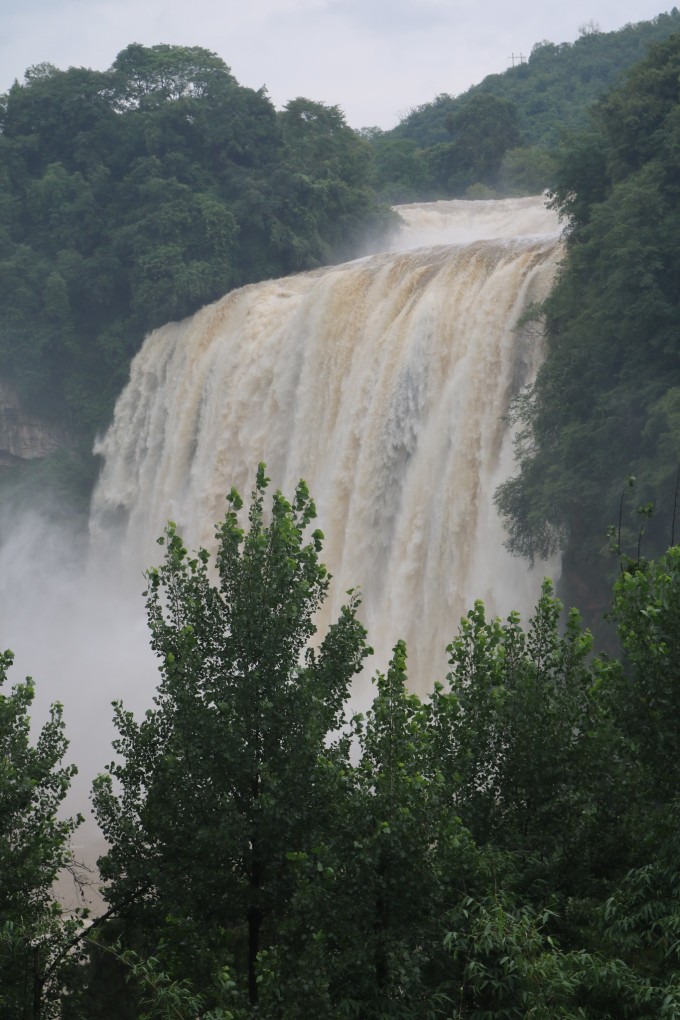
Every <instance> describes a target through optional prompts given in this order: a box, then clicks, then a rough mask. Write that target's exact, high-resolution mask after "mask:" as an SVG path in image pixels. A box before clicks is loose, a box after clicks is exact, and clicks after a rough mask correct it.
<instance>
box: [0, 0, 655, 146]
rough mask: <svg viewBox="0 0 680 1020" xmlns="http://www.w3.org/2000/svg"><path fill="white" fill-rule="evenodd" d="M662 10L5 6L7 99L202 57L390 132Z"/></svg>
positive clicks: (166, 2)
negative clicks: (58, 83) (145, 51)
mask: <svg viewBox="0 0 680 1020" xmlns="http://www.w3.org/2000/svg"><path fill="white" fill-rule="evenodd" d="M662 2H663V0H571V2H570V3H564V2H560V3H556V2H555V0H544V2H543V3H537V2H536V0H486V2H484V0H481V2H480V0H239V2H235V0H183V2H181V3H180V2H179V0H0V91H5V90H6V89H7V88H8V87H9V86H10V85H11V83H12V81H13V80H14V79H15V78H18V79H19V81H22V80H23V75H24V71H25V70H26V68H27V67H30V66H31V65H32V64H38V63H41V62H43V61H48V62H50V63H52V64H56V66H57V67H60V68H67V67H69V66H85V67H93V68H97V69H100V70H103V69H105V68H107V67H109V66H110V65H111V63H112V62H113V60H114V58H115V56H116V54H117V53H118V52H120V50H122V49H123V48H124V47H125V46H127V45H128V43H131V42H140V43H144V44H145V45H147V46H150V45H154V44H156V43H171V44H183V45H187V46H203V47H205V48H206V49H209V50H213V51H214V52H216V53H218V54H219V56H221V57H222V58H223V59H224V61H225V62H226V63H227V64H228V65H229V66H230V67H231V69H232V71H233V73H234V74H235V76H236V78H237V79H238V80H239V81H240V82H241V84H242V85H249V86H251V87H253V88H259V87H260V86H261V85H265V86H266V87H267V89H268V91H269V94H270V95H271V98H272V100H273V101H274V103H275V104H276V105H277V106H279V107H280V106H282V105H284V104H285V103H286V102H287V101H288V100H289V99H294V98H295V97H296V96H307V97H308V98H310V99H315V100H319V101H322V102H325V103H330V104H337V105H339V106H340V107H341V108H342V109H343V110H344V112H345V114H346V116H347V120H348V122H349V123H350V124H351V125H352V126H353V127H357V128H358V127H363V126H367V125H373V124H377V125H379V126H380V127H384V128H389V127H393V126H394V125H395V124H396V123H397V121H398V120H399V117H400V116H403V115H404V114H405V113H407V112H408V110H409V109H410V108H411V107H413V106H417V105H419V104H420V103H424V102H427V101H428V100H430V99H433V98H434V96H436V95H437V94H439V93H440V92H450V93H452V94H454V95H456V94H457V93H459V92H462V91H464V90H465V89H466V88H468V87H469V86H470V85H472V84H475V83H477V82H479V81H481V79H482V78H483V77H484V76H485V75H487V74H491V73H497V72H501V71H504V70H505V69H506V68H507V67H509V66H510V63H511V55H512V54H513V53H514V54H516V55H517V54H519V53H523V54H524V55H525V56H526V55H528V54H529V52H530V51H531V47H532V46H533V45H534V43H536V42H539V41H541V40H544V39H548V40H550V41H551V42H555V43H559V42H572V41H573V40H574V39H576V38H577V36H578V32H579V27H580V26H581V25H583V24H585V23H587V22H590V21H594V22H596V23H597V24H598V26H599V27H600V28H601V29H602V30H603V31H612V30H613V29H616V28H621V27H622V26H623V25H625V24H627V23H629V22H637V21H647V20H649V19H650V18H653V17H655V16H656V15H657V14H659V13H661V12H662V11H667V10H670V7H671V6H672V4H669V5H668V6H665V7H664V6H659V4H660V3H662Z"/></svg>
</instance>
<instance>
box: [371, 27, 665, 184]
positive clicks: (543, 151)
mask: <svg viewBox="0 0 680 1020" xmlns="http://www.w3.org/2000/svg"><path fill="white" fill-rule="evenodd" d="M678 31H680V13H679V12H678V10H677V8H675V7H674V8H673V9H672V11H671V12H670V13H668V14H660V15H659V16H658V17H657V18H654V20H653V21H643V22H640V23H639V24H636V25H626V26H625V28H622V29H620V30H619V31H617V32H601V31H599V29H598V28H597V26H596V25H595V24H592V23H591V24H589V25H584V26H583V27H582V29H581V36H580V38H579V39H577V40H576V42H574V43H560V44H558V45H556V44H555V43H552V42H548V41H547V40H543V41H542V42H538V43H536V44H535V46H533V48H532V49H531V52H530V54H529V55H528V56H524V55H515V63H514V66H513V67H510V68H508V70H506V71H505V72H504V73H502V74H491V75H488V76H487V77H486V78H484V80H483V81H482V82H480V84H479V85H473V86H472V87H471V88H470V89H468V91H467V92H463V93H461V94H460V95H459V96H452V95H447V94H446V93H444V94H442V95H439V96H437V97H436V99H434V100H433V101H432V102H430V103H425V104H423V105H422V106H418V107H416V108H415V109H413V110H412V111H411V112H410V113H409V114H408V115H407V116H406V117H405V118H404V119H403V120H402V121H401V123H400V124H398V125H397V127H395V128H394V129H393V130H392V131H380V130H379V129H377V128H368V129H366V130H365V132H364V133H365V134H366V136H367V137H368V138H370V140H371V142H372V144H373V147H374V158H375V164H376V187H377V188H378V190H379V191H380V192H381V194H383V195H384V196H385V197H386V198H388V199H389V200H390V201H392V202H410V201H416V200H417V199H423V198H425V197H427V196H429V197H432V198H439V197H451V196H465V195H466V191H467V195H466V197H471V198H484V197H492V196H491V190H493V191H495V193H496V194H497V195H499V196H502V195H525V194H539V193H540V192H541V191H542V190H544V189H545V188H546V187H549V186H551V185H552V183H553V177H554V172H555V163H556V157H555V152H554V150H555V149H556V148H557V147H558V145H559V143H560V141H561V139H562V137H563V135H564V132H565V130H566V131H574V130H581V129H583V128H585V127H586V126H587V123H588V108H589V107H590V106H591V105H592V104H593V103H594V102H595V101H596V100H598V99H599V98H600V97H601V96H602V95H603V93H605V92H606V91H607V90H608V89H609V88H610V87H611V86H612V85H613V84H614V83H615V81H616V80H617V79H618V78H619V77H620V76H621V74H622V73H623V72H625V71H626V70H627V69H628V68H630V67H631V65H633V64H634V63H635V62H636V61H638V60H640V59H642V58H643V57H644V56H645V54H646V53H647V50H648V48H649V46H650V45H651V44H652V43H654V42H659V41H662V40H663V39H666V38H667V37H668V36H669V35H671V34H672V33H674V32H678Z"/></svg>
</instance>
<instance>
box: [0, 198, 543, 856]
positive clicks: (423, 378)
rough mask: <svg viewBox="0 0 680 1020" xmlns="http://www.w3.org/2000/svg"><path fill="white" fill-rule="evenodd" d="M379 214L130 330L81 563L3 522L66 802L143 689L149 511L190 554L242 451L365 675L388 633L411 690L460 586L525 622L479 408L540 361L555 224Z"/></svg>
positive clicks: (507, 205)
mask: <svg viewBox="0 0 680 1020" xmlns="http://www.w3.org/2000/svg"><path fill="white" fill-rule="evenodd" d="M400 212H401V215H402V218H403V219H404V226H403V228H402V230H401V232H400V235H399V237H398V238H397V241H396V244H395V246H394V250H393V251H391V252H388V253H387V252H386V253H381V254H376V255H371V256H367V257H366V258H363V259H359V260H357V261H354V262H350V263H347V264H344V265H340V266H336V267H331V268H328V269H323V270H317V271H314V272H311V273H305V274H301V275H299V276H293V277H287V278H285V279H280V280H274V281H270V282H265V283H261V284H256V285H252V286H249V287H245V288H242V289H240V290H237V291H233V292H231V293H229V294H227V295H226V296H225V297H224V298H223V299H221V300H220V301H218V302H216V303H215V304H213V305H210V306H208V307H207V308H204V309H203V310H202V311H200V312H198V313H197V314H196V315H195V316H193V317H192V318H189V319H187V320H185V321H183V322H180V323H171V324H169V325H167V326H165V327H163V328H161V329H159V330H157V331H155V332H154V333H152V334H151V335H150V336H149V337H148V338H147V340H146V342H145V344H144V347H143V348H142V350H141V351H140V353H139V355H138V356H137V358H136V359H135V361H134V362H133V365H132V369H131V376H130V382H129V384H128V386H127V388H126V389H125V391H124V392H123V393H122V395H121V396H120V399H119V401H118V404H117V407H116V412H115V418H114V421H113V424H112V426H111V428H110V429H109V431H108V432H107V434H106V435H105V436H104V437H103V438H102V439H100V441H99V443H98V450H99V452H100V453H101V455H102V457H103V468H102V472H101V477H100V481H99V483H98V486H97V488H96V491H95V494H94V498H93V505H92V512H91V522H90V530H91V548H90V550H89V554H88V557H87V563H86V564H85V565H84V566H83V563H82V559H83V557H82V555H81V554H80V552H79V550H78V548H77V547H74V544H73V540H72V539H70V538H69V536H68V535H66V534H64V533H63V532H62V531H58V530H57V529H55V527H54V526H52V525H51V524H50V523H49V521H48V520H46V513H48V509H49V508H47V510H45V509H43V511H42V513H41V512H39V511H36V512H35V513H34V512H22V513H21V515H20V516H18V517H17V519H16V520H15V521H13V522H12V524H11V527H10V528H9V529H6V530H5V534H6V535H7V537H6V539H5V541H4V542H3V544H2V546H1V548H0V605H1V608H2V617H3V627H4V636H3V640H4V641H5V643H6V644H11V647H12V648H13V650H14V651H15V653H16V656H17V658H16V670H17V672H18V673H19V674H26V673H30V674H32V675H33V676H34V677H35V679H36V684H37V699H36V709H37V712H36V714H37V715H38V716H39V717H40V716H44V714H45V713H46V710H47V705H48V704H49V703H50V702H52V701H54V700H60V701H62V702H63V703H64V706H65V718H66V723H67V732H68V736H69V739H70V740H71V749H70V755H71V760H73V761H77V762H78V763H79V766H80V776H79V777H78V778H77V779H76V781H75V783H74V786H73V790H72V793H71V795H70V798H69V799H70V802H71V805H72V804H74V803H75V804H77V805H78V806H82V804H83V801H84V799H85V798H86V797H87V791H88V789H89V784H90V782H91V778H92V775H93V774H94V773H95V772H96V771H98V770H99V769H101V768H102V766H103V764H104V763H105V762H106V761H107V760H108V759H109V757H110V754H111V751H110V747H109V741H110V736H111V734H112V727H111V723H110V718H111V709H110V702H111V700H112V699H114V698H116V699H117V698H120V699H122V700H123V701H124V703H125V704H126V707H129V708H130V709H131V710H133V711H135V712H138V711H143V710H144V709H145V708H146V707H147V706H148V705H149V704H150V702H151V698H152V696H153V688H154V686H155V683H156V681H157V672H156V667H155V662H154V660H153V656H152V654H151V652H150V650H149V647H148V635H147V632H146V626H145V620H144V609H143V600H142V598H141V591H142V590H143V588H144V578H143V571H144V569H145V568H147V567H149V566H151V565H153V564H155V563H158V562H159V560H160V551H159V549H158V546H157V545H155V539H156V538H157V536H158V535H160V534H161V533H162V531H163V527H164V525H165V522H166V521H167V520H168V518H172V519H173V520H175V521H176V523H177V525H178V528H179V530H180V533H181V534H182V535H183V536H184V537H185V540H186V542H187V543H188V545H189V547H190V548H194V547H197V546H198V545H199V544H204V545H206V546H208V547H209V546H210V543H211V540H212V533H213V524H214V522H215V521H217V520H218V519H219V518H221V516H222V515H223V514H224V510H225V501H224V496H225V494H226V492H228V491H229V489H230V488H231V486H232V485H233V486H236V488H238V489H239V491H240V492H241V493H242V495H243V496H244V498H247V496H248V494H249V492H250V489H251V487H252V484H253V480H254V475H255V469H256V466H257V464H258V462H259V461H264V462H265V463H266V465H267V472H268V474H269V475H270V476H271V479H272V484H273V485H274V486H276V487H280V488H281V489H282V490H283V491H284V493H286V494H288V495H291V494H292V492H293V489H294V486H295V484H296V482H297V480H298V479H299V478H300V477H303V478H305V480H306V481H307V483H308V485H309V489H310V492H311V494H312V496H313V497H314V499H315V500H316V503H317V508H318V514H319V521H318V524H319V527H321V529H322V530H323V531H324V533H325V536H326V541H325V544H324V552H323V559H324V562H326V563H327V564H328V566H329V568H330V570H331V573H332V574H333V575H334V581H333V583H332V586H331V596H330V598H329V600H328V602H327V604H326V607H325V609H324V617H323V619H321V620H320V621H319V624H320V627H321V628H323V626H324V624H325V623H326V622H328V621H329V620H331V619H334V618H335V616H336V615H337V612H338V609H339V606H340V605H341V604H342V602H343V601H344V600H345V598H346V594H345V593H346V590H347V589H348V588H353V587H357V586H358V587H360V588H361V591H362V599H363V605H362V615H363V619H364V622H365V623H366V625H367V627H368V632H369V640H370V642H371V644H372V645H373V647H374V648H375V650H376V655H375V657H374V659H373V660H372V661H371V665H370V667H367V670H366V676H369V675H370V672H371V671H372V670H374V669H384V668H385V665H386V662H387V658H388V656H389V652H390V649H391V647H392V645H393V644H394V643H395V641H396V640H397V639H398V638H404V639H405V641H406V642H407V647H408V651H409V677H410V683H411V684H412V686H413V687H414V689H417V690H419V691H421V692H422V691H427V690H428V689H431V686H432V683H433V682H434V681H435V680H437V679H441V678H443V676H444V674H445V672H446V668H447V667H446V651H445V649H446V645H447V644H448V642H449V641H451V640H452V638H453V637H454V636H455V633H456V629H457V625H458V620H459V618H460V616H461V615H462V614H464V613H465V612H466V611H467V610H468V608H469V607H470V606H471V604H472V601H473V600H474V599H477V598H481V599H483V600H484V601H485V603H486V605H487V608H488V610H489V612H490V613H499V614H506V613H507V612H509V611H510V610H512V609H518V610H520V611H521V612H522V613H523V614H526V613H527V612H528V610H529V609H530V608H531V607H532V606H533V603H534V600H535V596H536V593H537V591H538V588H539V585H540V582H541V580H542V577H543V574H544V573H548V574H550V575H551V576H553V577H554V576H555V573H556V571H557V570H558V564H557V563H551V564H547V565H541V564H539V565H537V567H536V568H535V570H534V571H533V572H528V571H527V568H526V565H525V563H523V562H522V561H520V560H517V559H514V558H513V557H511V556H510V555H509V554H508V553H506V552H505V550H504V548H503V533H502V530H501V527H500V524H499V522H498V520H497V518H496V515H495V512H494V510H493V502H492V497H493V493H494V490H495V487H496V486H497V484H498V483H499V482H500V481H501V480H502V479H503V478H504V477H506V476H507V475H508V473H509V472H510V471H511V470H512V443H511V437H510V435H509V432H508V428H507V425H506V423H505V422H504V421H503V415H504V414H505V413H506V412H507V409H508V405H509V402H510V400H511V398H512V396H513V395H514V394H515V393H516V392H517V391H518V390H519V388H520V387H521V386H522V385H523V384H525V383H526V382H528V381H529V380H530V379H531V378H532V376H533V374H534V372H535V371H536V368H537V365H538V363H539V361H540V358H541V347H540V337H539V336H537V335H536V331H535V330H531V329H526V328H525V329H522V328H517V323H518V321H519V320H520V319H521V316H522V314H523V313H524V312H525V311H526V309H527V308H528V307H529V306H530V305H531V304H532V303H533V302H537V301H540V300H541V299H542V298H543V297H545V296H546V294H547V292H548V290H549V288H550V285H551V281H552V280H553V277H554V273H555V269H556V266H557V263H558V260H559V258H560V252H561V242H560V235H559V227H558V223H557V220H556V217H555V215H554V213H552V212H551V211H550V210H547V209H546V208H545V205H544V202H543V199H542V198H531V199H508V200H503V201H492V202H463V201H452V202H440V203H432V204H427V205H416V206H407V207H401V208H400ZM360 686H361V689H360V690H358V691H357V699H358V701H359V702H361V703H365V702H366V700H367V699H368V697H369V696H370V684H369V683H368V680H366V681H364V680H363V679H362V680H361V681H360ZM67 806H68V805H67ZM84 838H86V837H84Z"/></svg>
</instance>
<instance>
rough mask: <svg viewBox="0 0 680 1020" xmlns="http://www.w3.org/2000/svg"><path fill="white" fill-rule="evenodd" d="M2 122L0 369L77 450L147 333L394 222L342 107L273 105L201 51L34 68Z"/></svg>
mask: <svg viewBox="0 0 680 1020" xmlns="http://www.w3.org/2000/svg"><path fill="white" fill-rule="evenodd" d="M0 132H1V133H0V182H1V185H2V197H1V199H0V373H2V375H3V377H4V378H6V379H7V378H9V379H10V380H11V381H12V382H14V383H15V384H16V386H17V387H18V389H19V392H20V394H21V396H22V398H23V399H24V401H25V403H26V405H27V406H28V407H29V408H31V409H36V410H39V411H40V412H41V413H42V414H43V415H48V416H50V415H51V416H53V417H55V418H56V419H58V420H59V421H60V422H61V423H62V424H65V425H68V426H70V427H71V428H72V429H73V430H74V432H75V433H76V434H80V435H83V436H84V437H85V439H86V442H87V444H88V445H89V443H90V441H91V437H92V434H93V432H94V430H95V429H96V428H101V427H102V426H104V425H105V424H107V423H108V420H109V415H110V412H111V409H112V406H113V401H114V400H115V398H116V396H117V395H118V393H119V392H120V390H121V389H122V387H123V385H124V383H125V381H126V378H127V371H128V366H129V363H130V359H131V357H132V356H133V355H134V354H135V352H136V351H137V349H138V348H139V346H140V344H141V341H142V339H143V337H144V335H145V334H146V333H147V332H148V331H149V330H150V329H152V328H154V327H155V326H159V325H161V324H162V323H165V322H168V321H170V320H172V319H179V318H182V317H184V316H186V315H190V314H191V313H192V312H194V311H196V310H197V309H198V308H200V307H201V306H202V305H204V304H206V303H207V302H209V301H212V300H214V299H215V298H217V297H220V296H221V295H222V294H224V293H225V291H227V290H229V289H230V288H232V287H236V286H239V285H241V284H244V283H248V282H251V281H255V280H261V279H263V278H266V277H275V276H281V275H285V274H287V273H291V272H295V271H299V270H302V269H309V268H312V267H314V266H318V265H321V264H324V263H327V262H329V261H331V260H333V259H335V260H338V259H341V258H343V257H345V256H347V255H349V254H351V253H353V252H355V251H356V248H357V246H358V244H359V243H360V241H361V240H362V239H363V238H364V236H365V233H366V231H369V230H372V231H373V232H374V234H379V232H380V230H381V229H382V228H384V227H385V226H386V224H387V223H388V220H389V213H388V211H387V209H385V208H383V209H381V208H379V207H378V205H377V202H376V199H375V196H374V193H373V190H372V188H371V187H370V183H369V179H370V148H369V146H368V143H367V142H366V141H364V140H363V139H361V138H359V137H358V135H357V134H356V133H355V132H353V131H352V130H351V129H350V128H349V127H347V125H346V124H345V122H344V119H343V116H342V114H341V113H340V111H339V110H338V109H337V108H336V107H327V106H324V105H322V104H318V103H314V102H312V101H311V100H306V99H294V100H293V101H291V102H290V103H289V104H288V105H287V106H286V108H285V109H284V110H283V111H281V112H280V113H277V112H276V111H275V110H274V107H273V105H272V103H271V102H270V100H269V99H268V97H267V95H266V93H265V92H264V91H259V92H255V91H253V90H252V89H248V88H244V87H242V86H240V85H239V84H238V82H237V81H236V80H235V78H234V77H233V75H232V74H231V73H230V71H229V68H228V67H227V66H226V65H225V64H224V63H223V61H222V60H221V59H220V58H219V57H217V56H215V55H214V54H212V53H209V52H207V51H205V50H201V49H198V48H185V47H173V46H154V47H151V48H145V47H143V46H140V45H131V46H129V47H128V48H127V49H126V50H124V51H123V52H122V53H120V54H119V56H118V57H117V59H116V61H115V62H114V64H113V66H112V67H111V69H110V70H109V71H105V72H96V71H90V70H87V69H85V68H70V69H69V70H67V71H60V70H57V69H56V68H54V67H52V66H46V65H40V66H38V67H34V68H31V69H29V71H28V72H27V74H26V80H25V82H24V83H23V84H18V83H16V84H15V85H14V86H13V87H12V88H11V89H10V91H9V93H8V94H7V95H5V96H3V97H2V99H1V100H0Z"/></svg>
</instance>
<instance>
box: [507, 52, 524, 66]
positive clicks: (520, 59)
mask: <svg viewBox="0 0 680 1020" xmlns="http://www.w3.org/2000/svg"><path fill="white" fill-rule="evenodd" d="M509 59H510V60H511V61H512V66H513V67H514V66H515V61H516V60H517V61H518V62H519V63H520V64H523V63H524V54H523V53H511V54H510V57H509Z"/></svg>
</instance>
